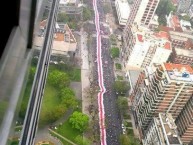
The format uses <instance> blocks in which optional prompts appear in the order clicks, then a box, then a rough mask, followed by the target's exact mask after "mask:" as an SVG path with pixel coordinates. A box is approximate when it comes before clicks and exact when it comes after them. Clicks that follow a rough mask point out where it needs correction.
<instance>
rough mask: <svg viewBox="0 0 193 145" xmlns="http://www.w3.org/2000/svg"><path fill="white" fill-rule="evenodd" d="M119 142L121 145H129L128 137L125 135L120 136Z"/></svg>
mask: <svg viewBox="0 0 193 145" xmlns="http://www.w3.org/2000/svg"><path fill="white" fill-rule="evenodd" d="M120 142H121V145H129V137H128V136H127V135H124V134H121V135H120Z"/></svg>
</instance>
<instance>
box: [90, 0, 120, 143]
mask: <svg viewBox="0 0 193 145" xmlns="http://www.w3.org/2000/svg"><path fill="white" fill-rule="evenodd" d="M98 11H99V16H100V22H105V15H104V12H103V8H102V3H101V2H100V1H98ZM93 25H94V24H93ZM93 25H92V24H89V27H87V28H88V29H89V30H91V31H92V34H95V30H94V29H93ZM100 27H101V30H102V31H101V34H102V35H104V37H103V36H102V62H103V75H104V81H105V88H106V89H107V92H106V93H105V95H104V102H103V103H104V107H105V118H106V121H105V122H106V133H107V141H106V142H107V144H108V145H119V144H120V143H119V136H120V134H121V133H122V128H121V117H120V113H119V112H118V108H117V104H116V100H117V95H116V92H115V91H114V90H113V83H114V79H115V78H114V72H113V61H112V59H111V57H110V54H109V48H110V42H109V39H107V36H108V35H109V29H108V27H104V26H103V25H102V24H101V25H100ZM92 40H93V41H92V42H91V46H93V47H91V48H90V49H92V50H91V53H92V59H93V60H92V62H93V63H94V67H93V78H94V81H95V82H96V83H98V81H97V79H98V76H97V62H96V59H97V57H96V37H95V39H92Z"/></svg>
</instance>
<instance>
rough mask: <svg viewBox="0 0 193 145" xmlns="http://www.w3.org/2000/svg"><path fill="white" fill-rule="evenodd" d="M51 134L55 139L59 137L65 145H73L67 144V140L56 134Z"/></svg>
mask: <svg viewBox="0 0 193 145" xmlns="http://www.w3.org/2000/svg"><path fill="white" fill-rule="evenodd" d="M50 134H51V135H52V136H53V137H57V138H58V139H59V140H60V141H61V142H62V143H63V144H64V145H71V143H69V142H67V141H66V140H64V139H63V138H61V137H59V136H57V135H56V134H54V133H52V132H50Z"/></svg>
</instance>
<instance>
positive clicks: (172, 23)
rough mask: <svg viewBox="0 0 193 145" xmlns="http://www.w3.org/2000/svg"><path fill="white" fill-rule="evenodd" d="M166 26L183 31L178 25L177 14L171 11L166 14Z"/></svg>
mask: <svg viewBox="0 0 193 145" xmlns="http://www.w3.org/2000/svg"><path fill="white" fill-rule="evenodd" d="M166 19H167V26H168V27H170V28H173V30H174V31H175V30H176V31H181V32H182V31H183V30H182V28H181V25H180V20H179V18H178V16H177V15H173V12H170V14H169V15H168V16H167V18H166Z"/></svg>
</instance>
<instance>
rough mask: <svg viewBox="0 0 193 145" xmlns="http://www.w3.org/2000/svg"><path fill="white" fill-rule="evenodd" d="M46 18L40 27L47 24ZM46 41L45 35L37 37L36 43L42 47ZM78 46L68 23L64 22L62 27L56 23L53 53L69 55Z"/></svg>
mask: <svg viewBox="0 0 193 145" xmlns="http://www.w3.org/2000/svg"><path fill="white" fill-rule="evenodd" d="M45 22H46V20H44V21H42V22H41V24H40V29H41V28H42V27H43V26H44V27H45V26H46V23H45ZM43 41H44V37H43V35H41V36H39V37H36V38H35V45H36V46H37V47H41V46H42V44H43ZM76 48H77V42H76V39H75V37H74V35H73V34H72V31H71V30H70V28H69V27H68V25H67V24H64V26H63V28H60V27H59V25H56V29H55V33H54V40H53V47H52V53H53V54H64V55H67V52H70V51H71V52H74V51H75V50H76Z"/></svg>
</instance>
